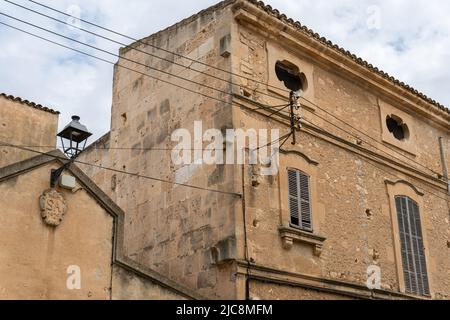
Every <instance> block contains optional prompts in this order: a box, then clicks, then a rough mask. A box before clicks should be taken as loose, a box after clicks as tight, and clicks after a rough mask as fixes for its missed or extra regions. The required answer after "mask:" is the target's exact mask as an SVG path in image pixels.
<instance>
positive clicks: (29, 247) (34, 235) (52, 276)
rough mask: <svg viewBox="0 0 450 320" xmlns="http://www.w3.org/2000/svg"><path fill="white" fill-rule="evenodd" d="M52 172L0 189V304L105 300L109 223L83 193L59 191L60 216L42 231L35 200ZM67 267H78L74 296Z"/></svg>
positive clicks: (22, 178)
mask: <svg viewBox="0 0 450 320" xmlns="http://www.w3.org/2000/svg"><path fill="white" fill-rule="evenodd" d="M52 168H55V169H56V168H58V165H57V164H48V165H45V166H42V167H40V168H38V169H36V170H33V171H30V172H28V173H24V174H22V175H20V176H18V177H15V178H11V179H9V180H6V181H3V182H1V183H0V213H1V214H0V260H1V261H2V263H1V264H0V299H38V300H41V299H42V300H47V299H50V300H53V299H56V300H59V299H69V300H80V299H84V300H89V299H99V300H104V299H110V294H111V293H110V287H111V259H112V230H113V218H112V216H110V215H109V214H108V213H107V212H106V211H105V210H104V209H102V208H101V207H100V206H99V205H98V203H97V202H96V201H95V200H94V199H93V198H92V197H91V196H90V195H89V194H88V193H87V192H86V191H84V190H83V189H79V190H78V191H76V192H71V191H64V190H60V192H62V194H63V195H64V197H65V200H66V203H67V212H66V215H65V217H64V219H63V221H62V223H61V225H59V226H58V227H56V228H53V227H49V226H48V225H46V224H45V223H44V222H43V220H42V218H41V213H40V207H39V197H40V196H41V194H42V193H43V192H44V191H45V190H46V189H48V188H49V179H50V170H51V169H52ZM70 266H78V267H79V271H80V280H81V282H80V284H81V287H80V289H79V290H78V289H75V290H70V289H69V288H68V287H67V280H68V278H69V276H70V274H68V268H69V267H70ZM69 271H70V273H72V272H74V271H73V269H70V270H69Z"/></svg>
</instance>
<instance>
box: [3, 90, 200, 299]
mask: <svg viewBox="0 0 450 320" xmlns="http://www.w3.org/2000/svg"><path fill="white" fill-rule="evenodd" d="M1 99H3V97H0V102H2V104H0V114H1V115H2V118H1V120H0V123H2V125H0V136H1V137H2V139H3V138H6V139H7V140H6V141H4V143H5V144H8V146H4V147H2V149H1V150H0V155H1V157H0V212H1V215H0V222H1V225H0V260H1V262H2V263H1V264H0V299H3V300H4V299H23V300H28V299H38V300H61V299H69V300H74V299H76V300H89V299H95V300H108V299H152V300H156V299H177V300H185V299H199V298H201V296H200V295H198V294H197V293H196V292H193V291H191V290H189V289H187V288H185V287H183V286H180V285H179V284H177V283H175V282H173V281H170V280H169V279H167V278H166V277H164V276H162V275H160V274H158V273H157V272H155V271H154V270H152V269H150V268H147V267H145V266H142V265H139V264H138V263H136V262H135V261H133V260H131V259H129V258H128V257H126V256H125V255H124V254H123V251H124V250H123V229H124V225H123V224H124V219H123V217H124V213H123V211H122V210H121V209H120V208H119V207H117V205H116V204H114V203H113V202H112V201H111V199H109V198H108V197H107V196H106V194H104V193H103V192H102V191H101V190H100V189H99V188H98V187H97V186H96V185H95V184H94V183H93V182H92V180H90V179H89V178H88V176H86V175H85V174H84V173H83V172H82V171H81V170H80V169H79V168H78V167H77V166H76V165H75V164H73V163H72V164H67V165H66V167H65V170H64V171H63V172H62V174H63V175H64V176H66V178H69V179H74V181H75V182H76V183H75V187H73V188H70V189H68V188H65V187H62V186H61V185H60V184H59V183H57V184H56V185H55V186H54V187H53V188H50V173H51V171H52V169H59V168H61V167H62V165H64V164H66V163H67V161H68V160H67V159H66V158H65V156H64V154H63V153H62V152H61V151H59V150H52V151H50V152H47V151H48V149H54V147H53V148H52V146H54V145H56V128H57V120H58V117H57V113H56V112H54V111H51V110H48V109H44V108H43V107H37V105H36V104H31V103H28V102H27V103H24V102H23V101H22V100H17V99H12V98H10V97H9V96H8V97H7V100H8V101H7V103H4V102H5V101H3V100H1ZM30 107H33V108H30ZM34 112H36V113H34ZM55 115H56V116H55ZM31 125H34V128H35V129H36V130H37V131H36V132H31V133H30V132H29V130H27V129H28V127H29V126H31ZM21 126H23V127H21ZM10 131H11V132H12V133H15V134H16V136H14V137H12V136H9V135H10V133H11V132H10ZM30 143H31V144H30ZM17 145H19V146H24V145H25V146H26V148H27V150H33V151H25V152H23V150H22V149H17V147H16V146H17ZM17 150H19V152H17ZM44 151H45V153H44ZM19 160H22V161H19ZM3 164H8V165H5V166H3Z"/></svg>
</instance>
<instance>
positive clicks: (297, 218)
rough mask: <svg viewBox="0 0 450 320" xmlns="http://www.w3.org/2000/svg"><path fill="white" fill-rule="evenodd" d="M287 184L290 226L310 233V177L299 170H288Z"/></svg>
mask: <svg viewBox="0 0 450 320" xmlns="http://www.w3.org/2000/svg"><path fill="white" fill-rule="evenodd" d="M288 184H289V213H290V216H291V226H292V227H295V228H299V229H302V230H305V231H312V230H313V228H312V218H311V191H310V177H309V176H308V175H306V174H305V173H303V172H301V171H300V170H295V169H288Z"/></svg>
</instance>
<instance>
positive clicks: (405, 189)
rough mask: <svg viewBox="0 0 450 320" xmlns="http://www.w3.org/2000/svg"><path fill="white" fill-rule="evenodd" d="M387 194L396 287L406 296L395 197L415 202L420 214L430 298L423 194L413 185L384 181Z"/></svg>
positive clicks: (429, 262)
mask: <svg viewBox="0 0 450 320" xmlns="http://www.w3.org/2000/svg"><path fill="white" fill-rule="evenodd" d="M385 184H386V188H387V193H388V196H389V209H390V213H391V223H392V234H393V242H394V257H395V264H396V269H397V280H398V286H399V288H400V292H401V293H405V294H406V288H405V279H404V275H403V262H402V256H401V242H400V235H399V226H398V218H397V207H396V204H395V197H398V196H406V197H409V198H411V199H412V200H413V201H415V202H416V203H417V205H418V207H419V214H420V221H421V228H422V238H423V245H424V247H425V261H426V264H427V271H428V282H429V289H430V295H431V296H432V295H433V294H432V292H433V284H432V281H433V279H432V277H430V270H431V269H432V262H433V261H432V260H431V259H430V256H429V248H430V246H429V242H428V239H427V232H426V231H427V225H428V220H427V215H426V214H425V211H424V205H423V196H424V193H423V192H421V191H420V190H419V189H418V188H417V187H415V186H414V185H413V184H411V183H409V182H407V181H404V180H399V181H390V180H386V181H385Z"/></svg>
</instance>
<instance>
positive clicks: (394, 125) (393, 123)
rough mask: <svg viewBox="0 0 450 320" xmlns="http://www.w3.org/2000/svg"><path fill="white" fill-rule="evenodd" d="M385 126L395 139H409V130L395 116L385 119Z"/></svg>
mask: <svg viewBox="0 0 450 320" xmlns="http://www.w3.org/2000/svg"><path fill="white" fill-rule="evenodd" d="M386 126H387V128H388V130H389V132H390V133H391V134H392V135H393V136H394V138H395V139H397V140H400V141H404V140H407V139H408V138H409V129H408V126H407V125H406V123H403V120H402V119H401V118H400V117H398V116H395V115H393V114H392V115H390V116H387V117H386Z"/></svg>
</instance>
